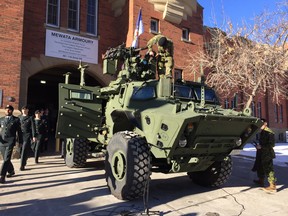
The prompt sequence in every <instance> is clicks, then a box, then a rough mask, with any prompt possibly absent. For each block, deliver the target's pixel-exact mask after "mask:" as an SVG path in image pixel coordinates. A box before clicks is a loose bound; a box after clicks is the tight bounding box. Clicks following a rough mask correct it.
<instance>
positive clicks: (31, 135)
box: [19, 106, 36, 171]
mask: <svg viewBox="0 0 288 216" xmlns="http://www.w3.org/2000/svg"><path fill="white" fill-rule="evenodd" d="M21 112H22V115H21V116H20V117H19V119H20V123H21V130H22V136H23V145H22V148H21V159H20V170H21V171H23V170H25V166H26V164H27V159H28V157H29V153H30V151H31V150H30V149H31V144H32V142H31V141H32V140H33V142H35V141H36V131H35V123H34V120H33V117H32V116H29V108H28V107H27V106H23V107H22V109H21Z"/></svg>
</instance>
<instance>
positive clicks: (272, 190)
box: [262, 182, 277, 193]
mask: <svg viewBox="0 0 288 216" xmlns="http://www.w3.org/2000/svg"><path fill="white" fill-rule="evenodd" d="M269 183H270V182H269ZM262 190H264V191H265V192H267V193H276V192H277V189H276V184H275V183H270V185H269V187H266V188H262Z"/></svg>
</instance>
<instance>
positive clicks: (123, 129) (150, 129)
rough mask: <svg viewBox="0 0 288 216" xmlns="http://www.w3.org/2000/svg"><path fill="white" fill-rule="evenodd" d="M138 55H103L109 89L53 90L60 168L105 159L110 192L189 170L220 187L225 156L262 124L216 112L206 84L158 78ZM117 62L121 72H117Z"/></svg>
mask: <svg viewBox="0 0 288 216" xmlns="http://www.w3.org/2000/svg"><path fill="white" fill-rule="evenodd" d="M139 51H140V49H135V48H126V47H125V45H121V46H119V47H117V48H113V49H109V50H108V51H107V52H106V54H105V57H104V61H103V72H104V73H108V74H116V72H118V71H119V72H118V79H117V80H116V81H112V82H111V83H110V85H109V86H107V87H102V88H101V87H98V86H96V87H91V86H85V81H84V70H85V67H82V66H81V65H80V67H79V69H80V71H81V81H80V85H74V84H69V77H68V75H67V77H66V81H65V84H59V115H58V123H57V133H56V134H57V135H56V136H57V137H58V138H61V139H64V140H66V154H65V162H66V164H67V166H68V167H82V166H84V165H85V163H86V159H87V157H88V155H90V156H91V155H92V156H95V155H97V154H98V153H101V152H104V153H105V157H106V159H105V171H106V180H107V184H108V187H109V189H110V191H111V193H112V194H113V195H114V196H115V197H117V198H119V199H124V200H132V199H135V198H138V197H140V196H142V195H143V194H144V192H145V187H146V185H147V181H149V178H150V174H151V172H162V173H178V172H187V174H188V176H189V177H190V178H191V179H192V180H193V181H194V182H195V183H197V184H200V185H205V186H220V185H221V184H223V183H225V182H226V181H227V179H228V178H229V176H230V174H231V171H232V161H231V156H230V153H231V152H232V151H233V150H235V149H242V148H243V146H244V145H245V143H246V142H247V141H248V139H249V138H250V137H251V136H253V135H255V133H256V132H257V130H258V128H259V127H260V126H261V125H262V123H261V121H260V120H259V119H257V118H255V117H251V116H250V115H249V110H245V111H244V112H236V111H235V110H231V109H223V108H221V106H220V104H219V101H218V98H217V96H216V94H215V92H214V90H213V89H212V88H209V87H207V86H205V85H204V83H203V82H202V83H195V82H184V81H183V82H174V81H173V80H172V79H171V78H170V77H165V76H160V78H159V79H158V78H157V79H156V77H157V74H156V72H155V71H156V70H155V68H156V66H155V63H156V60H155V58H153V57H152V58H151V57H150V56H148V55H145V57H143V58H141V57H140V55H139ZM120 63H123V65H122V68H121V69H120V70H118V68H119V65H120Z"/></svg>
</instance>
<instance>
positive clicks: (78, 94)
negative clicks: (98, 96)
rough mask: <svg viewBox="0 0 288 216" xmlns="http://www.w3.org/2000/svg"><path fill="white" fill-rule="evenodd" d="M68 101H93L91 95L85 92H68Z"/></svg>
mask: <svg viewBox="0 0 288 216" xmlns="http://www.w3.org/2000/svg"><path fill="white" fill-rule="evenodd" d="M70 99H80V100H93V94H92V93H91V92H86V91H77V90H70Z"/></svg>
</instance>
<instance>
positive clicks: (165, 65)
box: [147, 35, 174, 76]
mask: <svg viewBox="0 0 288 216" xmlns="http://www.w3.org/2000/svg"><path fill="white" fill-rule="evenodd" d="M164 38H165V40H164V41H165V43H163V44H161V43H160V42H161V40H163V39H164ZM154 44H158V54H157V62H158V63H157V70H158V74H159V75H161V74H165V75H166V76H172V70H173V67H174V60H173V52H174V46H173V42H172V40H170V39H168V38H166V37H164V36H163V35H156V36H154V37H153V38H151V39H150V40H149V41H148V43H147V47H148V52H149V51H152V46H153V45H154ZM162 45H163V46H162Z"/></svg>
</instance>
